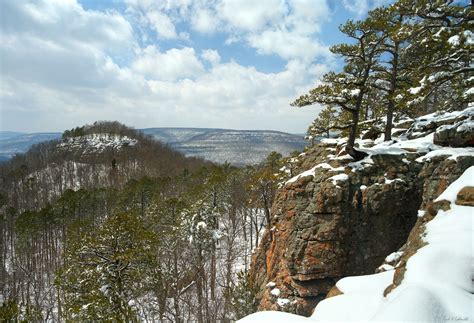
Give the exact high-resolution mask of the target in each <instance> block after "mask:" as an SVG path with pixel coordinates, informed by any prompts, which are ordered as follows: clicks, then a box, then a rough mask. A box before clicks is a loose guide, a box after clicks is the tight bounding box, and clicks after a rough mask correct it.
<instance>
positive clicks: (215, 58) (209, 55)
mask: <svg viewBox="0 0 474 323" xmlns="http://www.w3.org/2000/svg"><path fill="white" fill-rule="evenodd" d="M201 56H202V58H203V59H205V60H206V61H208V62H209V63H211V64H212V65H217V64H218V63H219V62H220V60H221V56H220V55H219V52H218V51H217V50H214V49H205V50H203V51H202V55H201Z"/></svg>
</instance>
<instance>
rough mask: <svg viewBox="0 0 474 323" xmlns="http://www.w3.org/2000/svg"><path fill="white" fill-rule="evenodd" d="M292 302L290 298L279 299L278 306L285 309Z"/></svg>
mask: <svg viewBox="0 0 474 323" xmlns="http://www.w3.org/2000/svg"><path fill="white" fill-rule="evenodd" d="M289 303H290V300H289V299H288V298H278V299H277V304H278V306H280V307H284V306H285V305H287V304H289Z"/></svg>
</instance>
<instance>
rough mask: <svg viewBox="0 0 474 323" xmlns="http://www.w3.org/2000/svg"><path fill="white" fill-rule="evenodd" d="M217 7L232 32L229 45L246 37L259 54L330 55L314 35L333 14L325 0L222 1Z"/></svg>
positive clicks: (285, 56)
mask: <svg viewBox="0 0 474 323" xmlns="http://www.w3.org/2000/svg"><path fill="white" fill-rule="evenodd" d="M218 8H219V10H218V12H219V13H220V18H221V19H222V20H223V21H224V22H225V23H227V26H228V29H229V30H230V32H231V35H230V36H229V37H228V38H227V40H226V43H228V44H232V43H235V42H237V41H239V40H245V41H246V42H247V43H248V44H249V45H250V46H252V47H253V48H255V49H256V50H257V51H258V53H260V54H262V55H270V54H276V55H278V56H280V57H281V58H283V59H285V60H289V59H302V60H305V61H307V62H311V61H313V60H314V59H315V58H316V57H318V56H319V57H324V56H329V55H330V54H329V51H328V49H327V47H326V46H324V45H322V44H321V43H320V42H318V41H317V40H316V37H315V35H316V34H317V33H318V32H319V31H320V29H321V25H322V24H323V23H324V22H326V21H327V20H328V19H329V17H330V14H331V12H330V10H329V6H328V5H327V2H326V0H293V1H292V0H289V1H279V0H265V1H258V2H255V1H253V0H245V1H239V2H237V1H233V0H223V2H222V3H221V5H220V6H219V7H218Z"/></svg>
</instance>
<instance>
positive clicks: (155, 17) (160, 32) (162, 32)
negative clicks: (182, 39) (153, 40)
mask: <svg viewBox="0 0 474 323" xmlns="http://www.w3.org/2000/svg"><path fill="white" fill-rule="evenodd" d="M146 17H147V19H148V22H149V23H150V25H151V26H152V28H153V29H154V30H155V32H156V34H157V36H158V38H164V39H173V38H177V37H178V34H177V33H176V29H175V27H174V24H173V22H172V21H171V19H170V18H169V17H168V16H166V15H165V14H163V13H161V12H159V11H156V10H152V11H149V12H147V14H146Z"/></svg>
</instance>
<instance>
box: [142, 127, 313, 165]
mask: <svg viewBox="0 0 474 323" xmlns="http://www.w3.org/2000/svg"><path fill="white" fill-rule="evenodd" d="M142 131H143V132H144V133H145V134H149V135H152V136H153V137H154V138H155V139H158V140H160V141H163V142H165V143H168V144H169V145H170V146H171V147H173V148H175V149H176V150H178V151H180V152H182V153H183V154H185V155H186V156H193V157H201V158H205V159H207V160H210V161H212V162H217V163H223V162H225V161H227V162H230V163H232V164H236V165H242V164H244V165H245V164H246V165H249V164H256V163H258V162H260V161H262V160H263V159H264V158H265V157H266V156H267V155H268V154H269V153H270V152H272V151H277V152H279V153H281V154H282V155H289V154H290V153H291V152H293V151H295V150H302V149H303V148H304V147H305V141H304V138H303V136H297V135H292V134H289V133H284V132H280V131H269V130H229V129H205V128H149V129H143V130H142Z"/></svg>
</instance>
